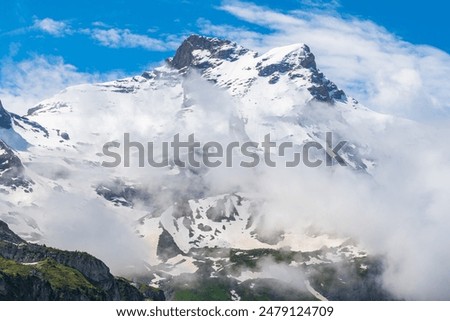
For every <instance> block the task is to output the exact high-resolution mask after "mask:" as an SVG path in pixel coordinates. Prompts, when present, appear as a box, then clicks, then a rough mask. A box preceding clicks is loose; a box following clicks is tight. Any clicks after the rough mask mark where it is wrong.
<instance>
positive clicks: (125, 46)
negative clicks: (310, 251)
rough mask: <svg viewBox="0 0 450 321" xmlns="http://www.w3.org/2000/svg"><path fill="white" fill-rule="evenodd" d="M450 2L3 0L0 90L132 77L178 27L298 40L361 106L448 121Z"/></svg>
mask: <svg viewBox="0 0 450 321" xmlns="http://www.w3.org/2000/svg"><path fill="white" fill-rule="evenodd" d="M449 7H450V5H448V4H445V2H443V1H438V0H429V1H427V2H426V4H424V3H423V2H420V3H419V2H418V1H388V0H378V1H359V0H358V1H355V0H328V1H325V0H285V1H273V0H262V1H257V2H256V1H253V2H251V1H247V0H211V1H189V0H185V1H173V0H172V1H169V0H154V1H142V0H135V1H124V0H109V1H92V0H90V1H87V0H79V1H77V2H74V1H71V2H65V3H64V5H62V4H61V3H60V2H56V1H49V0H43V1H39V2H38V1H32V0H19V1H3V3H2V8H1V10H0V41H1V42H2V46H1V47H0V99H1V100H2V101H3V103H4V105H5V106H7V108H8V109H10V110H12V111H14V112H17V113H24V112H26V110H27V109H28V108H30V107H33V106H35V105H36V104H37V103H39V102H40V101H42V100H43V99H45V98H48V97H51V96H52V95H54V94H56V93H57V92H59V91H60V90H62V89H64V88H66V87H68V86H72V85H76V84H80V83H92V82H101V81H108V80H113V79H117V78H120V77H125V76H131V75H137V74H141V73H142V72H143V71H144V70H149V69H151V68H153V67H155V66H157V65H160V64H161V63H162V61H163V60H164V59H165V58H168V57H170V56H172V55H173V53H174V51H175V50H176V48H177V47H178V46H179V45H180V43H181V42H182V40H183V39H184V38H185V37H186V36H187V35H189V34H192V33H199V34H204V35H210V36H217V37H221V38H227V39H230V40H233V41H236V42H238V43H239V44H241V45H243V46H245V47H247V48H249V49H253V50H256V51H258V52H265V51H267V50H269V49H271V48H273V47H278V46H284V45H289V44H292V43H299V42H302V43H306V44H308V45H309V46H310V47H311V50H312V52H313V53H314V54H315V56H316V61H317V63H318V66H319V68H320V69H321V70H322V71H323V72H324V73H325V75H327V77H328V78H330V79H331V80H332V81H334V82H335V83H336V84H337V85H338V86H339V87H340V88H342V89H343V90H344V91H345V92H346V93H347V94H348V95H350V96H352V97H355V98H357V99H358V100H359V101H360V102H362V103H363V104H365V105H366V106H369V107H370V108H372V109H374V110H376V111H379V112H385V113H389V114H393V115H397V116H401V117H406V118H411V119H437V118H442V117H445V118H450V91H449V90H448V86H447V83H448V81H447V80H448V77H449V76H448V75H450V55H449V52H450V37H448V30H449V19H447V17H446V16H445V15H447V12H448V11H449V10H448V9H449Z"/></svg>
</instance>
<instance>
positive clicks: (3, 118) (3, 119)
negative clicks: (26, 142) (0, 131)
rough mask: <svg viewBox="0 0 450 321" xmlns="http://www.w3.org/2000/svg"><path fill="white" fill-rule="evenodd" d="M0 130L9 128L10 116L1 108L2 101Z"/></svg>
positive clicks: (0, 102)
mask: <svg viewBox="0 0 450 321" xmlns="http://www.w3.org/2000/svg"><path fill="white" fill-rule="evenodd" d="M0 128H5V129H10V128H11V115H10V114H9V113H8V112H7V111H6V110H5V108H3V104H2V101H1V100H0Z"/></svg>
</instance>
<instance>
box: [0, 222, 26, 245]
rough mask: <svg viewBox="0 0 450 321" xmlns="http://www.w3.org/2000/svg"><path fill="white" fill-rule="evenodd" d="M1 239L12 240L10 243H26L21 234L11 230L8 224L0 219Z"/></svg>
mask: <svg viewBox="0 0 450 321" xmlns="http://www.w3.org/2000/svg"><path fill="white" fill-rule="evenodd" d="M0 240H3V241H6V242H10V243H15V244H21V243H26V242H25V241H24V240H22V239H21V238H20V237H19V236H17V235H16V234H15V233H14V232H13V231H11V230H10V229H9V227H8V224H6V223H5V222H3V221H0Z"/></svg>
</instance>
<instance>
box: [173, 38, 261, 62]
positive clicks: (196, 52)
mask: <svg viewBox="0 0 450 321" xmlns="http://www.w3.org/2000/svg"><path fill="white" fill-rule="evenodd" d="M248 52H249V50H248V49H245V48H244V47H242V46H239V45H238V44H236V43H234V42H231V41H229V40H222V39H218V38H209V37H204V36H199V35H191V36H189V37H188V38H187V39H186V40H184V41H183V43H182V44H181V46H180V47H179V48H178V49H177V51H176V53H175V56H174V57H173V58H169V59H168V60H167V61H168V63H169V65H171V66H172V67H174V68H176V69H183V68H185V67H195V68H199V69H205V68H208V67H212V66H213V65H217V64H220V62H221V61H223V60H227V61H234V60H236V59H238V58H239V57H240V56H242V55H244V54H246V53H248ZM253 54H255V53H253Z"/></svg>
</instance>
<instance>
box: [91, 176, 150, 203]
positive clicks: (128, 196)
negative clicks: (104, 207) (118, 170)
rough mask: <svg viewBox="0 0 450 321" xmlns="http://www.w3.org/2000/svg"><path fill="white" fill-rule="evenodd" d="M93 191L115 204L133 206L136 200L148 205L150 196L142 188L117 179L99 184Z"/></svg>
mask: <svg viewBox="0 0 450 321" xmlns="http://www.w3.org/2000/svg"><path fill="white" fill-rule="evenodd" d="M95 191H96V192H97V194H98V195H100V196H102V197H104V198H105V199H106V200H108V201H110V202H113V203H114V204H115V205H117V206H119V205H122V206H126V207H133V206H134V204H135V202H136V201H139V202H142V203H143V204H146V205H148V204H149V202H150V198H151V196H150V194H149V193H148V192H147V191H145V190H144V189H141V188H139V187H137V186H132V185H127V184H126V183H125V182H123V181H122V180H119V179H117V180H114V181H112V182H110V183H104V184H101V185H99V186H97V187H96V189H95Z"/></svg>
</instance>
